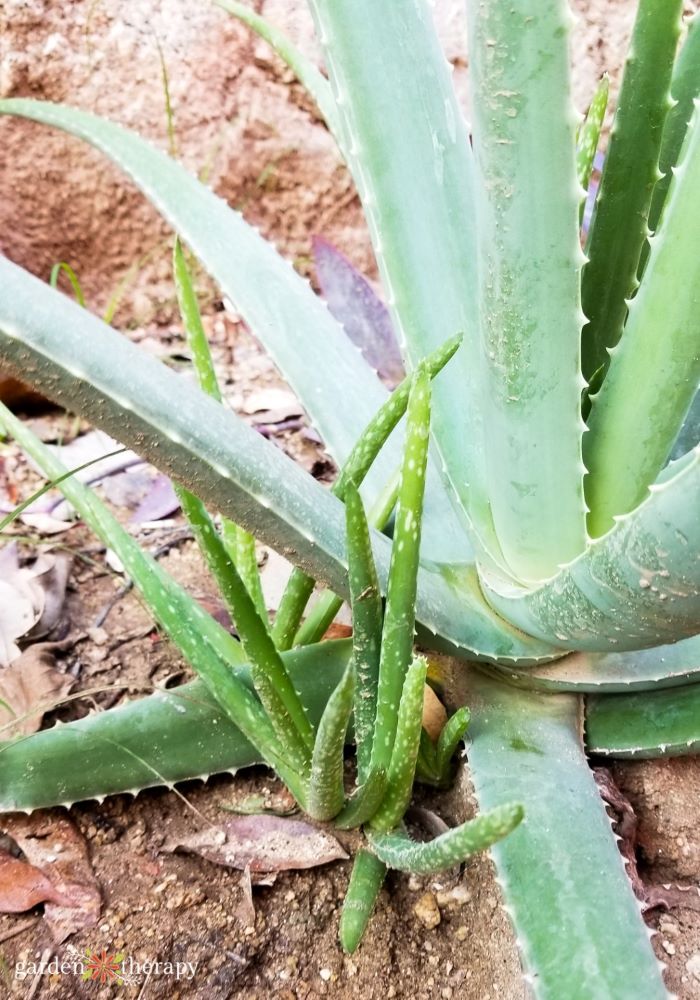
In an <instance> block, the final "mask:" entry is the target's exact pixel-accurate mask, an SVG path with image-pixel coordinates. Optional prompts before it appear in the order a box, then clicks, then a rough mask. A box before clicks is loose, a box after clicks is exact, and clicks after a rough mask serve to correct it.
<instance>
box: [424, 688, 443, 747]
mask: <svg viewBox="0 0 700 1000" xmlns="http://www.w3.org/2000/svg"><path fill="white" fill-rule="evenodd" d="M446 722H447V711H446V709H445V706H444V705H443V703H442V702H441V701H440V699H439V698H438V696H437V695H436V694H435V692H434V691H433V689H432V688H431V686H430V685H429V684H426V685H425V688H424V689H423V729H425V731H426V733H427V734H428V736H429V737H430V738H431V740H432V741H433V743H437V741H438V739H439V737H440V733H441V732H442V730H443V729H444V727H445V723H446Z"/></svg>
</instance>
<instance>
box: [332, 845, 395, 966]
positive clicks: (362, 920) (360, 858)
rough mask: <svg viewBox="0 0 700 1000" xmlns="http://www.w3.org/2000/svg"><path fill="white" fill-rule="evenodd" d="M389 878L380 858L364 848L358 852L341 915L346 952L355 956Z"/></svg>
mask: <svg viewBox="0 0 700 1000" xmlns="http://www.w3.org/2000/svg"><path fill="white" fill-rule="evenodd" d="M385 878H386V865H385V864H383V863H382V862H381V861H380V860H379V858H377V857H376V856H375V855H374V854H372V853H371V852H370V851H365V850H364V849H363V850H360V851H358V852H357V854H356V855H355V861H354V863H353V866H352V873H351V875H350V884H349V885H348V891H347V892H346V894H345V899H344V900H343V912H342V913H341V915H340V944H341V947H342V948H343V951H346V952H348V953H349V954H352V952H353V951H355V949H356V948H357V946H358V945H359V943H360V941H361V939H362V935H363V934H364V932H365V928H366V927H367V924H368V923H369V918H370V917H371V916H372V910H373V909H374V905H375V903H376V902H377V896H378V895H379V892H380V890H381V888H382V884H383V882H384V879H385Z"/></svg>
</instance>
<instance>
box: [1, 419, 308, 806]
mask: <svg viewBox="0 0 700 1000" xmlns="http://www.w3.org/2000/svg"><path fill="white" fill-rule="evenodd" d="M0 422H1V423H2V426H4V427H5V429H6V430H7V431H9V432H10V433H11V434H12V436H13V437H14V438H15V440H16V441H17V442H18V443H19V444H20V445H21V446H22V448H23V449H24V450H25V451H26V452H27V454H29V455H30V456H31V457H32V458H33V459H34V461H35V462H36V463H37V464H38V465H39V466H40V468H41V469H42V471H43V472H44V473H45V474H46V475H48V476H50V477H51V478H52V479H57V478H59V477H60V476H62V475H63V474H64V473H65V471H66V470H65V467H64V466H63V465H62V464H61V462H60V461H59V460H58V459H57V458H55V457H54V456H53V455H52V453H51V452H50V451H49V450H48V449H47V448H46V447H45V446H44V445H43V444H42V443H41V441H39V439H38V438H37V437H36V436H35V435H34V434H33V433H32V431H31V430H29V428H27V427H26V426H25V425H24V424H23V423H22V421H21V420H18V419H17V418H16V417H15V416H14V415H13V414H12V413H11V412H10V411H9V410H8V409H7V408H6V407H5V406H3V404H1V403H0ZM60 486H61V492H62V493H63V494H64V496H65V497H66V499H67V500H69V501H70V503H71V504H72V505H73V506H74V507H75V509H76V510H77V511H78V513H79V514H80V516H81V517H82V518H83V519H84V520H85V522H86V523H87V524H88V525H89V527H90V528H91V529H92V530H93V531H94V532H95V534H96V535H97V536H98V537H99V538H100V539H101V540H102V541H103V542H104V544H105V545H106V546H107V547H109V548H111V549H113V550H114V552H116V554H117V556H118V557H119V559H120V560H121V562H122V564H123V565H124V568H125V570H126V572H127V573H128V574H129V576H130V577H131V579H132V580H133V582H134V584H135V585H136V587H137V588H138V589H139V591H140V592H141V594H142V596H143V598H144V600H145V601H146V604H147V605H148V607H149V609H150V610H151V612H152V613H153V615H154V617H155V618H156V620H157V621H158V622H159V623H160V625H161V627H162V628H163V630H164V631H165V632H166V633H167V635H168V636H169V637H170V639H171V640H172V641H173V642H174V644H175V645H176V646H177V647H178V649H180V651H181V652H182V654H183V655H184V656H185V658H186V659H187V660H188V662H189V663H190V664H191V665H192V667H193V668H194V669H195V670H196V671H197V673H198V674H199V675H200V676H201V677H202V679H203V680H204V682H205V684H206V685H207V687H208V688H209V689H210V691H211V692H212V694H213V695H214V697H215V698H216V700H217V701H218V703H219V704H220V705H221V707H222V708H223V710H224V711H225V712H227V713H228V715H229V716H230V718H231V719H232V721H233V722H234V723H235V724H236V726H237V727H238V728H239V729H240V730H241V732H242V733H243V734H244V735H245V736H246V737H247V738H248V739H249V740H250V741H251V742H252V743H254V744H255V746H257V747H258V748H259V749H260V751H261V752H262V754H263V756H264V757H265V759H266V760H267V761H268V762H269V763H270V764H271V765H272V766H274V768H275V770H276V771H277V772H278V774H279V775H280V777H281V778H282V780H283V781H284V782H285V783H286V784H287V786H288V787H289V788H290V790H291V791H292V793H293V794H294V795H295V796H296V797H297V798H298V799H303V785H302V783H301V780H300V779H301V776H300V775H299V773H298V771H297V770H296V769H295V768H294V767H293V766H291V765H290V762H289V760H288V758H287V756H285V753H284V749H283V747H282V746H281V745H280V743H279V742H278V740H277V737H276V735H275V731H274V729H273V727H272V726H271V724H270V721H269V719H268V717H267V715H266V714H265V712H264V710H263V708H262V705H261V704H260V702H259V701H258V699H257V698H256V697H255V695H254V694H253V692H251V691H250V690H249V689H248V688H247V687H246V686H245V685H244V684H242V683H241V682H240V681H239V680H238V679H237V677H236V676H235V674H234V673H233V672H232V671H231V667H232V665H233V664H236V663H240V662H241V661H242V659H243V653H242V649H241V646H240V644H239V643H237V642H236V641H235V640H234V639H233V638H232V637H231V636H230V635H229V634H228V632H227V631H226V630H225V629H224V628H222V627H221V626H220V625H219V624H218V623H217V622H216V621H215V620H214V619H213V618H212V617H211V616H210V615H207V614H206V613H205V612H204V611H203V610H202V609H201V608H200V607H199V605H198V604H197V602H196V601H195V600H193V599H192V598H191V597H190V596H189V595H188V594H187V593H186V591H184V590H183V589H182V588H181V587H180V586H179V585H178V584H177V583H175V581H174V580H173V579H172V578H171V577H169V576H168V574H167V573H166V572H165V571H164V570H163V569H162V568H161V566H159V564H158V563H157V562H156V560H155V559H153V558H152V557H151V556H149V555H147V554H146V553H145V552H143V551H142V549H141V548H140V546H139V545H138V543H137V542H136V541H135V540H134V539H133V538H132V537H131V536H130V535H129V534H128V533H127V532H126V531H125V530H124V529H123V528H122V527H121V525H120V524H119V522H118V521H117V520H116V518H115V517H114V516H113V515H112V514H111V513H110V512H109V510H108V509H107V508H106V506H105V505H104V504H103V503H102V502H101V501H100V500H99V499H98V498H97V496H95V494H94V493H92V492H91V491H90V490H89V489H88V488H87V487H85V486H83V485H82V484H81V483H79V482H78V481H77V480H75V479H72V478H68V479H64V480H63V482H62V483H61V484H60Z"/></svg>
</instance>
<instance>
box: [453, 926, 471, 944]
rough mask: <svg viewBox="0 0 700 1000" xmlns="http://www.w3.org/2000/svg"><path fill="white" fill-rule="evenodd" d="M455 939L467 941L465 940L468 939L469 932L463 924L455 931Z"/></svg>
mask: <svg viewBox="0 0 700 1000" xmlns="http://www.w3.org/2000/svg"><path fill="white" fill-rule="evenodd" d="M455 937H456V938H457V940H458V941H466V940H467V938H468V937H469V931H468V930H467V928H466V926H465V925H464V924H462V925H461V926H460V927H458V928H457V930H456V931H455Z"/></svg>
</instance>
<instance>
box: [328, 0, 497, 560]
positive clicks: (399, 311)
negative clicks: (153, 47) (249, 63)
mask: <svg viewBox="0 0 700 1000" xmlns="http://www.w3.org/2000/svg"><path fill="white" fill-rule="evenodd" d="M310 7H311V10H312V13H313V14H314V17H315V19H316V24H317V33H318V37H319V40H320V42H321V44H322V45H323V47H324V54H325V60H326V65H327V66H328V72H329V76H330V80H331V85H332V87H333V91H334V95H335V99H336V106H337V107H338V109H339V113H340V117H341V119H342V122H343V128H344V130H345V134H346V135H347V138H348V148H347V154H348V156H347V159H348V164H349V166H350V169H351V170H352V171H353V175H354V177H355V183H356V185H357V189H358V192H359V194H360V197H361V199H362V202H363V205H364V209H365V215H366V217H367V220H368V223H369V228H370V234H371V236H372V242H373V245H374V251H375V255H376V257H377V263H378V265H379V269H380V272H381V275H382V280H383V283H384V287H385V289H386V292H387V304H388V305H389V307H390V309H391V311H392V313H393V317H394V320H395V326H396V331H397V334H398V336H399V339H400V340H401V341H402V346H403V347H404V353H405V354H407V355H408V358H409V359H410V361H411V362H412V364H413V366H415V365H416V364H417V362H418V361H419V360H420V359H421V358H422V357H423V356H424V355H425V354H426V353H427V352H428V351H430V350H433V349H434V348H435V347H436V346H437V345H438V344H440V343H442V342H443V341H444V340H445V339H446V338H447V337H450V336H453V335H454V333H455V332H456V331H463V332H464V334H465V340H464V344H463V346H462V348H461V349H460V351H459V352H458V354H457V356H456V358H455V360H454V361H453V362H452V363H451V364H450V367H449V369H448V370H447V371H446V372H445V375H444V376H443V378H442V380H441V384H440V386H437V385H436V388H435V405H434V416H433V425H432V427H433V437H434V439H435V442H436V445H437V448H438V451H439V454H440V456H441V458H442V461H443V463H444V471H445V473H446V475H447V478H448V481H449V482H450V484H451V486H452V488H453V490H454V491H455V492H456V494H457V496H458V497H459V500H460V501H461V503H462V506H463V507H464V508H465V510H467V511H468V512H469V515H470V518H471V522H472V526H473V528H474V531H475V532H476V534H477V536H478V537H479V539H480V541H481V543H482V545H484V546H486V548H487V549H488V550H489V551H490V552H491V554H492V556H493V558H494V559H499V546H498V542H497V541H496V538H495V536H494V533H493V526H492V523H491V518H490V512H489V506H488V501H487V499H486V490H485V484H484V477H483V431H482V426H481V419H482V418H481V400H480V399H478V398H477V393H476V391H475V385H476V381H477V380H476V373H477V372H478V370H479V336H478V329H479V327H478V318H477V297H476V273H475V267H474V261H475V260H476V246H475V240H474V233H473V229H472V219H473V218H474V192H473V179H472V178H473V160H472V155H471V150H470V147H469V137H468V135H467V132H466V128H465V125H464V121H463V119H462V114H461V111H460V109H459V106H458V104H457V100H456V97H455V93H454V88H453V87H452V84H451V80H450V78H449V71H448V67H447V64H446V62H445V57H444V54H443V52H442V48H441V46H440V42H439V40H438V37H437V35H436V33H435V30H434V26H433V24H432V12H431V10H430V7H429V5H428V3H427V0H415V2H411V3H387V4H378V3H376V0H353V3H337V2H335V0H311V2H310ZM397 39H400V44H396V42H397ZM416 66H420V67H421V72H420V73H416V71H415V69H416Z"/></svg>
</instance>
